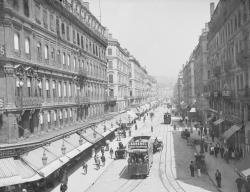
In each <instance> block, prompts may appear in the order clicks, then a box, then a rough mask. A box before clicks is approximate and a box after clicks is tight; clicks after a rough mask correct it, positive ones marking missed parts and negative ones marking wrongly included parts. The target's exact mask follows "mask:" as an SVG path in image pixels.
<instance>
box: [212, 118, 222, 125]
mask: <svg viewBox="0 0 250 192" xmlns="http://www.w3.org/2000/svg"><path fill="white" fill-rule="evenodd" d="M223 121H224V119H218V120H216V121H215V122H214V125H219V124H221V123H222V122H223Z"/></svg>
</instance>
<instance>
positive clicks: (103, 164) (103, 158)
mask: <svg viewBox="0 0 250 192" xmlns="http://www.w3.org/2000/svg"><path fill="white" fill-rule="evenodd" d="M101 160H102V166H103V167H104V166H105V161H106V159H105V156H104V155H102V156H101Z"/></svg>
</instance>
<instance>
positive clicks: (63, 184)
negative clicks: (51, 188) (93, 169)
mask: <svg viewBox="0 0 250 192" xmlns="http://www.w3.org/2000/svg"><path fill="white" fill-rule="evenodd" d="M67 189H68V186H67V184H65V183H62V184H61V186H60V192H65V191H67Z"/></svg>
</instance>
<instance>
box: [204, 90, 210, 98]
mask: <svg viewBox="0 0 250 192" xmlns="http://www.w3.org/2000/svg"><path fill="white" fill-rule="evenodd" d="M211 95H212V94H211V92H209V91H208V92H205V93H203V96H204V97H206V98H210V97H211Z"/></svg>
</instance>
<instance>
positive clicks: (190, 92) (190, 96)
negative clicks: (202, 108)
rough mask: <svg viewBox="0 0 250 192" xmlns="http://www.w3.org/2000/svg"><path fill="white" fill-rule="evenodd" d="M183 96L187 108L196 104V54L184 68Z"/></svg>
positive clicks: (192, 55)
mask: <svg viewBox="0 0 250 192" xmlns="http://www.w3.org/2000/svg"><path fill="white" fill-rule="evenodd" d="M183 96H184V98H183V99H184V103H185V105H186V106H191V105H192V104H194V103H195V101H196V98H195V85H194V54H193V53H192V54H191V56H190V58H189V61H187V63H186V65H185V66H184V68H183Z"/></svg>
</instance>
